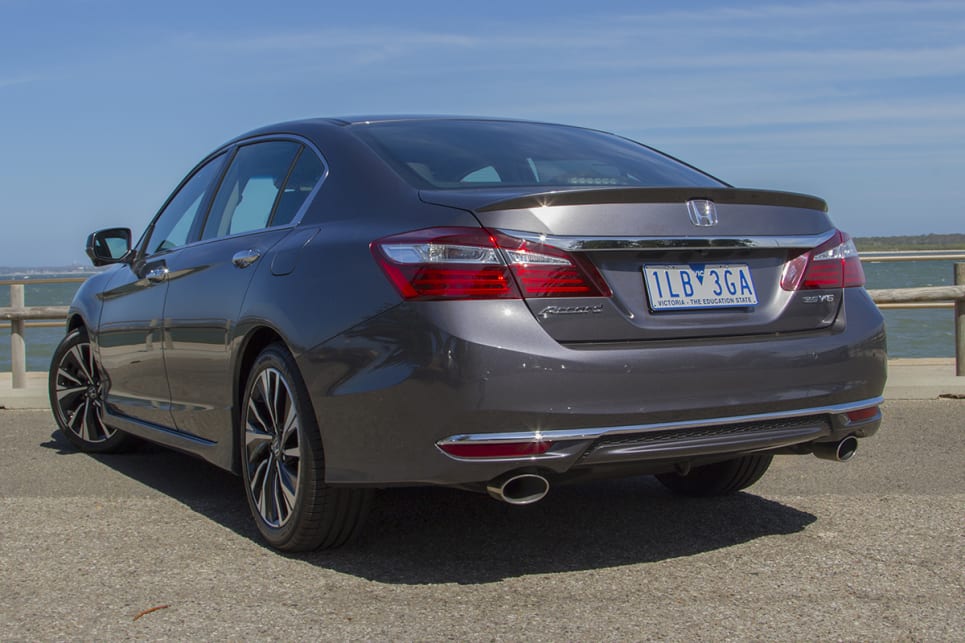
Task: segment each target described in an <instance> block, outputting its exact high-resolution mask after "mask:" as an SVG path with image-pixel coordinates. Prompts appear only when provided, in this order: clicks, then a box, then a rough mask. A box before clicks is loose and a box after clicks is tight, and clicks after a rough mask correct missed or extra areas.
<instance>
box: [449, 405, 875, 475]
mask: <svg viewBox="0 0 965 643" xmlns="http://www.w3.org/2000/svg"><path fill="white" fill-rule="evenodd" d="M883 402H884V398H883V397H880V396H879V397H873V398H869V399H866V400H860V401H857V402H848V403H845V404H832V405H828V406H814V407H809V408H804V409H794V410H791V411H774V412H771V413H756V414H752V415H732V416H728V417H716V418H704V419H701V420H678V421H675V422H656V423H653V424H637V425H631V426H610V427H600V428H585V429H554V430H549V431H518V432H512V433H466V434H461V435H453V436H450V437H448V438H444V439H442V440H439V441H438V442H436V447H438V448H439V450H440V451H442V452H443V453H445V454H446V455H447V456H448V457H450V458H452V459H454V460H460V461H464V462H483V461H486V462H491V461H493V460H499V461H503V462H511V461H531V460H544V459H557V458H560V457H566V455H568V454H560V453H553V452H547V453H545V454H541V455H527V456H519V457H516V458H514V457H499V458H471V457H470V458H465V457H457V456H453V455H450V454H448V453H446V452H445V451H444V450H443V449H442V447H443V446H444V445H450V444H502V443H506V442H569V441H574V440H596V439H597V438H601V437H604V436H607V437H609V436H615V435H632V434H635V433H652V432H654V431H668V430H674V429H699V428H703V427H708V426H717V425H725V424H744V423H749V422H768V421H775V420H786V419H789V418H797V417H805V416H808V415H825V414H842V413H848V412H849V411H857V410H860V409H865V408H868V407H871V406H879V405H881V404H882V403H883Z"/></svg>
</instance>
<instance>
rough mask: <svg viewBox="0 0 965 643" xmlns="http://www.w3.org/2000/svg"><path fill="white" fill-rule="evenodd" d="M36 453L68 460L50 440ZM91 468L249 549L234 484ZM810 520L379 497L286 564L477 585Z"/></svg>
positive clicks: (651, 558)
mask: <svg viewBox="0 0 965 643" xmlns="http://www.w3.org/2000/svg"><path fill="white" fill-rule="evenodd" d="M44 446H47V447H51V448H56V449H59V450H61V452H64V453H73V452H74V450H73V449H72V447H71V446H70V445H69V444H68V443H67V442H66V440H64V439H63V438H62V437H60V436H59V434H57V433H55V434H54V435H53V436H52V441H51V442H49V443H46V444H45V445H44ZM92 457H94V458H96V459H97V460H98V461H99V462H101V463H103V464H104V465H106V466H108V467H110V468H111V469H113V470H115V471H117V472H118V473H120V474H122V475H125V476H128V477H130V478H132V479H134V480H136V481H138V482H140V483H142V484H144V485H147V486H150V487H152V488H154V489H156V490H157V491H159V492H160V493H162V494H164V495H166V496H169V497H171V498H173V499H175V500H177V501H179V502H181V503H182V504H184V505H185V506H187V507H189V508H191V509H192V510H193V511H196V512H198V513H200V514H202V515H204V516H205V517H207V518H209V519H211V520H213V521H215V522H217V523H219V524H221V525H223V526H224V527H227V528H228V529H231V530H233V531H234V532H236V533H238V534H239V535H241V536H243V537H245V538H248V539H250V540H252V541H253V542H256V543H258V544H259V545H261V540H260V538H259V535H258V532H257V530H256V529H255V527H254V525H253V524H252V522H251V518H250V516H249V513H248V506H247V503H246V501H245V498H244V494H243V491H242V487H241V480H240V479H239V478H238V477H236V476H233V475H231V474H229V473H227V472H224V471H221V470H220V469H217V468H215V467H213V466H211V465H208V464H206V463H204V462H201V461H199V460H197V459H195V458H192V457H189V456H186V455H183V454H180V453H176V452H173V451H169V450H167V449H164V448H162V447H157V446H153V445H148V444H145V445H142V446H141V447H139V448H138V449H137V450H136V451H135V452H133V453H129V454H121V455H98V456H92ZM815 520H816V517H815V516H814V515H812V514H810V513H807V512H803V511H799V510H797V509H795V508H793V507H789V506H787V505H784V504H781V503H778V502H774V501H772V500H767V499H765V498H761V497H759V496H755V495H753V494H752V493H739V494H736V495H733V496H727V497H724V498H712V499H693V498H681V497H677V496H672V495H671V494H669V493H668V492H666V491H665V490H664V489H663V487H662V486H661V485H660V484H659V483H658V482H656V481H655V480H654V479H653V478H651V477H649V476H644V477H637V478H625V479H620V480H604V481H594V482H588V483H583V484H580V485H572V486H560V487H554V488H553V489H551V490H550V493H549V495H548V496H547V497H546V498H545V499H544V500H543V501H541V502H539V503H537V504H535V505H530V506H527V507H514V506H510V505H506V504H503V503H500V502H497V501H495V500H493V499H491V498H489V497H488V496H485V495H482V494H474V493H470V492H466V491H459V490H454V489H443V488H409V489H385V490H381V491H379V492H378V494H377V495H376V498H375V502H374V504H373V508H372V512H371V514H370V515H369V519H368V522H367V523H366V524H365V526H364V528H363V530H362V533H361V535H360V537H359V538H358V539H357V540H356V541H355V542H353V543H351V544H349V545H347V546H345V547H342V548H340V549H337V550H332V551H320V552H312V553H307V554H292V555H289V556H290V557H292V558H294V559H297V560H302V561H305V562H308V563H311V564H314V565H318V566H320V567H324V568H327V569H331V570H335V571H338V572H341V573H345V574H351V575H353V576H357V577H360V578H365V579H367V580H372V581H377V582H382V583H399V584H423V583H459V584H477V583H489V582H496V581H499V580H502V579H505V578H512V577H517V576H526V575H531V574H548V573H556V572H570V571H581V570H589V569H599V568H607V567H617V566H623V565H630V564H637V563H648V562H657V561H661V560H667V559H672V558H677V557H681V556H690V555H694V554H700V553H703V552H708V551H713V550H716V549H721V548H724V547H730V546H733V545H738V544H740V543H744V542H748V541H751V540H754V539H757V538H762V537H765V536H773V535H783V534H791V533H795V532H799V531H801V530H803V529H804V528H805V527H807V526H808V525H810V524H811V523H813V522H814V521H815ZM262 546H264V545H262Z"/></svg>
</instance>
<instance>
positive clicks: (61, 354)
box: [47, 328, 132, 453]
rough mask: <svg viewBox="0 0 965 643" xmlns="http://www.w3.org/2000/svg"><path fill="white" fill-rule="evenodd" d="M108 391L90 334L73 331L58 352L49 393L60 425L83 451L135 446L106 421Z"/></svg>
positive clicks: (51, 375)
mask: <svg viewBox="0 0 965 643" xmlns="http://www.w3.org/2000/svg"><path fill="white" fill-rule="evenodd" d="M105 388H106V386H105V381H104V378H103V377H102V374H101V370H100V368H99V366H98V364H97V360H96V359H95V357H94V352H93V351H92V350H91V345H90V340H89V339H88V336H87V331H86V330H84V329H83V328H76V329H74V330H72V331H70V332H69V333H67V336H66V337H64V339H63V340H62V341H61V342H60V345H58V346H57V350H55V351H54V357H53V359H52V360H51V363H50V374H49V375H48V381H47V391H48V394H49V395H50V409H51V411H53V413H54V419H55V420H56V421H57V426H58V427H60V431H61V433H63V434H64V436H65V437H66V438H67V439H68V440H70V441H71V442H72V443H73V444H74V445H75V446H76V447H77V448H78V449H80V450H81V451H86V452H88V453H113V452H117V451H123V450H125V449H127V448H128V447H130V446H131V444H132V438H131V437H130V436H129V435H127V434H126V433H123V432H121V431H118V430H117V429H115V428H113V427H111V426H109V425H108V424H107V423H105V421H104V396H105V393H106V390H105Z"/></svg>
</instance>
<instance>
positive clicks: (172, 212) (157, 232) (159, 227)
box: [146, 154, 225, 255]
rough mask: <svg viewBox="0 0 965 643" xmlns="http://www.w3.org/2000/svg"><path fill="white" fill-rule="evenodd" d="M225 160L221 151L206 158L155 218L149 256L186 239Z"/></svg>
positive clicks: (186, 240)
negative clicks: (212, 156)
mask: <svg viewBox="0 0 965 643" xmlns="http://www.w3.org/2000/svg"><path fill="white" fill-rule="evenodd" d="M224 160H225V155H224V154H221V155H220V156H217V157H215V158H213V159H211V160H210V161H208V162H207V163H206V164H205V165H204V166H203V167H202V168H201V169H200V170H198V171H197V172H195V173H194V176H192V177H191V178H190V179H188V182H187V183H185V184H184V185H183V186H181V189H180V190H178V193H177V194H176V195H174V198H172V199H171V201H170V202H168V204H167V207H165V208H164V211H162V212H161V214H159V215H158V218H157V219H155V220H154V229H153V230H152V231H151V236H150V237H149V238H148V240H147V246H146V253H147V254H148V255H152V254H155V253H157V252H164V251H167V250H171V249H173V248H177V247H179V246H183V245H184V244H185V243H187V242H188V234H190V232H191V226H192V224H193V223H194V219H195V217H196V216H197V215H198V210H199V208H200V207H201V204H202V203H204V201H205V197H206V196H207V195H208V194H209V193H210V191H211V188H212V184H213V183H214V180H215V179H216V178H218V174H219V173H220V171H221V167H222V165H223V164H224Z"/></svg>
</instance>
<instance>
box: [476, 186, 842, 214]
mask: <svg viewBox="0 0 965 643" xmlns="http://www.w3.org/2000/svg"><path fill="white" fill-rule="evenodd" d="M692 199H706V200H708V201H713V202H715V203H728V204H735V205H771V206H783V207H788V208H803V209H806V210H818V211H820V212H827V211H828V204H827V203H826V202H825V201H824V200H823V199H819V198H818V197H816V196H810V195H807V194H797V193H794V192H777V191H773V190H748V189H742V188H708V187H684V188H597V189H590V190H583V189H580V190H559V191H551V192H540V193H536V194H526V195H522V196H513V197H511V198H503V199H501V200H497V201H494V202H491V203H487V204H486V205H482V206H478V207H476V208H474V209H475V211H476V212H493V211H496V210H524V209H529V208H540V207H548V206H557V205H592V204H602V203H686V202H687V201H690V200H692Z"/></svg>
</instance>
